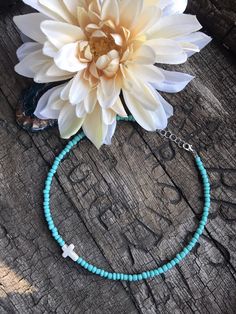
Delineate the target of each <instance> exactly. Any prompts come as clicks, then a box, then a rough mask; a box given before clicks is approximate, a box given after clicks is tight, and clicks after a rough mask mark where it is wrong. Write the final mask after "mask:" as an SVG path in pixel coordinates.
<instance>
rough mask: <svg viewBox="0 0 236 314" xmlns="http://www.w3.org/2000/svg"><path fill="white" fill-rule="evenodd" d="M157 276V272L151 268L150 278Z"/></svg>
mask: <svg viewBox="0 0 236 314" xmlns="http://www.w3.org/2000/svg"><path fill="white" fill-rule="evenodd" d="M154 276H155V273H154V271H153V270H150V276H149V277H150V278H153V277H154Z"/></svg>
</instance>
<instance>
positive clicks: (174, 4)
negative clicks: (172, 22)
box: [161, 0, 188, 15]
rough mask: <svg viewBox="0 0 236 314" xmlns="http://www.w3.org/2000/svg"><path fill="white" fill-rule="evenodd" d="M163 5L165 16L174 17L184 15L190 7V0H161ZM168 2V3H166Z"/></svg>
mask: <svg viewBox="0 0 236 314" xmlns="http://www.w3.org/2000/svg"><path fill="white" fill-rule="evenodd" d="M161 2H162V3H163V14H164V15H174V14H181V13H183V12H184V11H185V10H186V8H187V5H188V0H178V1H176V0H171V1H166V0H161ZM166 2H167V3H166Z"/></svg>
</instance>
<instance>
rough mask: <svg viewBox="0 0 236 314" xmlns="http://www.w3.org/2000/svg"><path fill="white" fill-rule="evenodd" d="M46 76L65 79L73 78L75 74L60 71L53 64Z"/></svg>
mask: <svg viewBox="0 0 236 314" xmlns="http://www.w3.org/2000/svg"><path fill="white" fill-rule="evenodd" d="M46 75H47V76H53V77H55V76H56V77H61V76H63V77H65V76H68V77H72V76H73V74H72V73H70V72H68V71H64V70H61V69H59V68H58V67H57V66H56V65H55V64H53V65H52V66H51V67H50V68H49V69H48V70H47V72H46Z"/></svg>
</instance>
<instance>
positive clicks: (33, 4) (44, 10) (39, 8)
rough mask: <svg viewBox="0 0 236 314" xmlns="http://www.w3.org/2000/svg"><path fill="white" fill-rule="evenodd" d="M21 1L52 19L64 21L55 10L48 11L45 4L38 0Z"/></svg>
mask: <svg viewBox="0 0 236 314" xmlns="http://www.w3.org/2000/svg"><path fill="white" fill-rule="evenodd" d="M23 2H24V3H25V4H27V5H29V6H31V7H32V8H34V9H35V10H37V11H39V12H41V13H43V14H44V15H46V16H48V17H50V18H52V19H54V20H58V21H64V19H63V18H62V17H60V16H59V15H57V14H56V13H55V12H53V11H50V10H49V9H48V8H46V7H45V6H43V5H41V4H40V3H39V1H38V0H23Z"/></svg>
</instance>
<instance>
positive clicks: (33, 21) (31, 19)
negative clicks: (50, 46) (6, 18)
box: [13, 13, 47, 44]
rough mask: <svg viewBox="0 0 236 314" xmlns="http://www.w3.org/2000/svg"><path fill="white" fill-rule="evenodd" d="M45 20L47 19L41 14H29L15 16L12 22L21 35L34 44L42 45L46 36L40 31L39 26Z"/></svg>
mask: <svg viewBox="0 0 236 314" xmlns="http://www.w3.org/2000/svg"><path fill="white" fill-rule="evenodd" d="M46 19H47V17H46V16H45V15H43V14H41V13H30V14H26V15H19V16H15V17H14V18H13V21H14V23H15V24H16V26H17V27H18V28H19V29H20V31H21V32H22V33H24V34H25V35H26V36H28V37H29V38H31V39H33V40H35V41H36V42H39V43H41V44H43V43H44V42H45V41H46V36H45V34H44V33H43V32H42V31H41V29H40V24H41V23H42V22H43V21H45V20H46Z"/></svg>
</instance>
